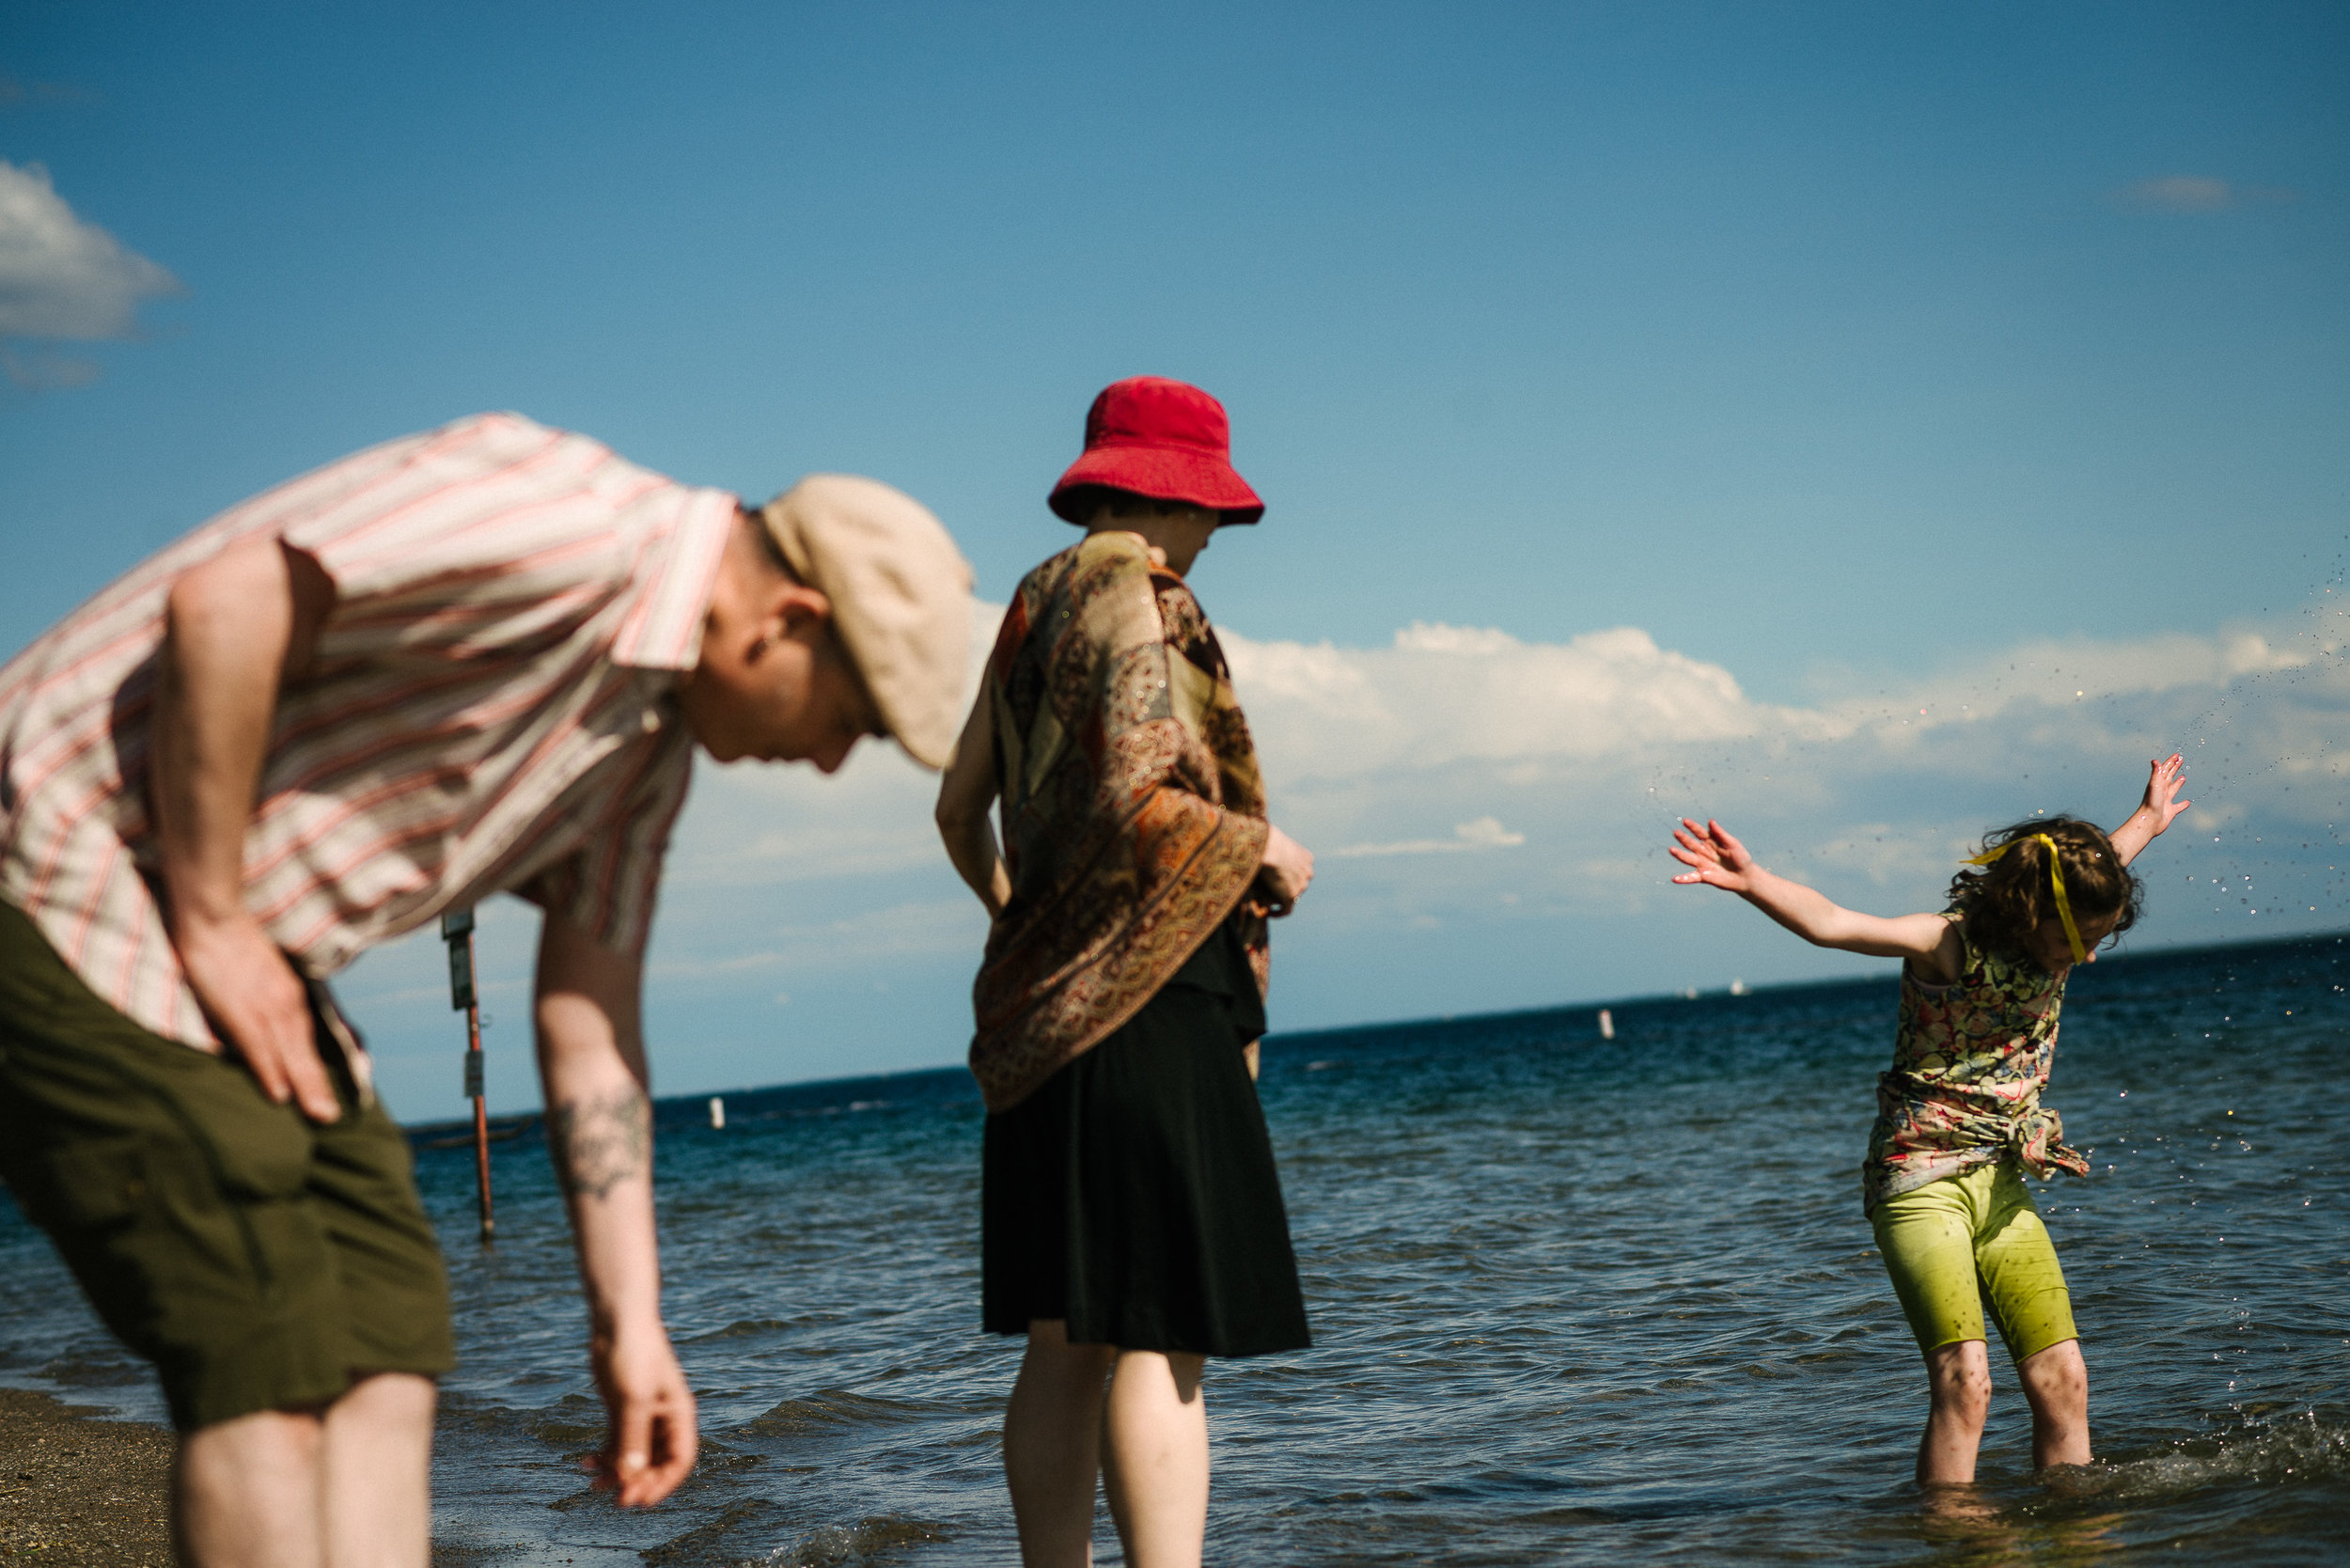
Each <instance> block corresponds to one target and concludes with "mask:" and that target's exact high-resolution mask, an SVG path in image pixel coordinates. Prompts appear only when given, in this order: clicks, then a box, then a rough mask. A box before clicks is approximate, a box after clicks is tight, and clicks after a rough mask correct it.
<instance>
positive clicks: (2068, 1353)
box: [2015, 1340, 2089, 1470]
mask: <svg viewBox="0 0 2350 1568" xmlns="http://www.w3.org/2000/svg"><path fill="white" fill-rule="evenodd" d="M2015 1373H2016V1375H2017V1376H2018V1377H2020V1378H2022V1379H2023V1380H2024V1397H2025V1398H2026V1399H2028V1400H2029V1401H2030V1402H2031V1462H2032V1467H2033V1468H2035V1469H2041V1470H2045V1469H2046V1468H2047V1467H2048V1466H2051V1465H2086V1464H2088V1463H2089V1368H2088V1366H2087V1365H2085V1364H2084V1363H2083V1362H2082V1360H2081V1342H2080V1341H2078V1340H2066V1341H2063V1342H2062V1343H2061V1344H2053V1345H2050V1346H2049V1347H2048V1348H2047V1349H2045V1350H2043V1351H2036V1352H2034V1353H2033V1354H2032V1355H2029V1356H2025V1357H2024V1358H2023V1359H2022V1360H2021V1361H2018V1362H2017V1363H2016V1364H2015Z"/></svg>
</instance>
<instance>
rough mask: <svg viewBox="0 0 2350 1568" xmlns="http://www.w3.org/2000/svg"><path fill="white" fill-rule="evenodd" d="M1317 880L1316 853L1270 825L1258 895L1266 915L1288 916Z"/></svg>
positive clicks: (1259, 874) (1266, 836) (1259, 878)
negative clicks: (1315, 870) (1315, 878)
mask: <svg viewBox="0 0 2350 1568" xmlns="http://www.w3.org/2000/svg"><path fill="white" fill-rule="evenodd" d="M1313 880H1314V855H1313V851H1311V850H1309V849H1308V848H1307V847H1306V846H1305V845H1303V844H1301V843H1299V842H1298V841H1297V840H1296V839H1293V838H1291V837H1290V836H1289V835H1288V834H1286V833H1284V832H1282V831H1281V830H1280V829H1279V828H1277V827H1275V826H1274V825H1273V824H1272V823H1266V824H1265V837H1264V863H1263V864H1262V865H1261V866H1259V867H1258V868H1257V892H1258V894H1259V896H1260V898H1261V900H1262V902H1263V903H1264V912H1265V913H1266V914H1267V915H1269V916H1272V917H1276V918H1278V917H1281V916H1283V915H1286V914H1288V913H1289V912H1290V911H1291V910H1292V909H1294V908H1295V907H1297V901H1298V900H1299V899H1301V898H1303V897H1304V896H1305V894H1306V888H1307V886H1308V885H1309V884H1311V883H1312V881H1313Z"/></svg>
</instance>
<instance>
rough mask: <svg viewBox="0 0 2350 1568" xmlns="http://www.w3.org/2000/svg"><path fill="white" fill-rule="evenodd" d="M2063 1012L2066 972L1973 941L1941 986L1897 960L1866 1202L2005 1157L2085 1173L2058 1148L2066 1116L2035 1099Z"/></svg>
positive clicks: (2035, 1171) (2041, 1171)
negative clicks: (1895, 1017) (1889, 1058)
mask: <svg viewBox="0 0 2350 1568" xmlns="http://www.w3.org/2000/svg"><path fill="white" fill-rule="evenodd" d="M1943 917H1944V918H1945V919H1948V920H1951V921H1953V922H1955V921H1956V920H1957V919H1958V918H1959V913H1958V911H1956V910H1945V911H1943ZM1964 934H1965V933H1963V932H1962V933H1961V937H1962V939H1964ZM2063 1009H2064V980H2063V979H2062V978H2061V977H2060V976H2056V975H2051V974H2049V973H2048V971H2047V970H2045V969H2044V968H2042V967H2041V966H2040V965H2039V964H2037V963H2035V962H2034V961H2032V960H2031V959H2029V958H2027V957H2025V956H2023V955H2022V954H2020V953H2017V954H2009V953H2000V952H1989V951H1985V950H1983V949H1980V948H1978V947H1976V946H1975V945H1974V944H1973V943H1971V942H1969V943H1967V944H1966V964H1965V966H1964V967H1963V968H1962V969H1961V970H1960V971H1959V976H1958V979H1957V980H1954V981H1952V982H1951V984H1949V985H1928V984H1925V983H1924V982H1922V981H1920V980H1917V979H1916V978H1915V977H1913V976H1912V975H1910V973H1909V972H1908V968H1907V966H1906V965H1904V968H1903V971H1902V1012H1901V1025H1900V1027H1899V1029H1898V1031H1897V1032H1896V1033H1895V1035H1894V1039H1893V1068H1892V1071H1891V1072H1889V1073H1887V1074H1885V1075H1884V1076H1883V1077H1881V1078H1879V1079H1878V1080H1877V1121H1876V1126H1875V1128H1874V1129H1873V1130H1872V1132H1871V1133H1870V1135H1869V1157H1868V1158H1867V1160H1865V1161H1864V1162H1862V1165H1861V1168H1860V1180H1861V1202H1862V1207H1863V1208H1864V1210H1866V1211H1869V1212H1874V1210H1875V1208H1876V1206H1877V1205H1878V1204H1879V1203H1881V1202H1883V1201H1885V1200H1887V1199H1888V1198H1893V1197H1897V1196H1898V1195H1900V1194H1902V1193H1904V1192H1911V1191H1915V1190H1916V1189H1917V1188H1919V1187H1921V1186H1924V1185H1925V1184H1927V1183H1929V1182H1938V1181H1941V1180H1942V1179H1943V1178H1945V1177H1948V1176H1957V1175H1961V1174H1963V1173H1965V1172H1966V1171H1969V1170H1972V1169H1974V1168H1977V1167H1978V1166H1984V1165H1991V1164H1994V1163H1996V1162H1997V1161H1999V1160H2002V1159H2005V1158H2008V1157H2009V1156H2011V1155H2013V1157H2014V1158H2015V1159H2017V1160H2018V1161H2020V1162H2021V1163H2022V1164H2023V1167H2024V1168H2025V1169H2026V1170H2028V1171H2029V1172H2030V1173H2031V1174H2032V1175H2034V1176H2046V1175H2049V1174H2050V1173H2052V1172H2054V1171H2059V1170H2063V1171H2069V1172H2071V1173H2072V1174H2073V1175H2076V1176H2086V1175H2088V1174H2089V1162H2088V1160H2087V1159H2085V1158H2083V1157H2082V1155H2081V1153H2080V1152H2079V1151H2078V1150H2076V1149H2070V1148H2067V1147H2066V1146H2065V1144H2064V1122H2063V1121H2062V1119H2061V1118H2060V1117H2059V1116H2058V1115H2057V1113H2056V1112H2055V1111H2054V1110H2052V1109H2050V1108H2049V1107H2048V1106H2045V1105H2042V1104H2041V1103H2040V1091H2041V1090H2043V1089H2045V1088H2046V1087H2047V1083H2048V1069H2049V1067H2050V1066H2051V1064H2052V1063H2053V1062H2054V1061H2055V1058H2056V1039H2057V1018H2058V1015H2059V1014H2060V1012H2061V1011H2063Z"/></svg>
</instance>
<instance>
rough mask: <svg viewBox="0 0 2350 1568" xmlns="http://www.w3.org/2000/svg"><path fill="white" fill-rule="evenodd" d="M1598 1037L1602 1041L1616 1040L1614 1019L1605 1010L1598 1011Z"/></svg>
mask: <svg viewBox="0 0 2350 1568" xmlns="http://www.w3.org/2000/svg"><path fill="white" fill-rule="evenodd" d="M1599 1037H1600V1038H1601V1039H1602V1040H1613V1039H1615V1038H1616V1020H1615V1017H1614V1015H1613V1014H1611V1013H1610V1012H1609V1011H1607V1010H1606V1008H1601V1009H1600V1010H1599Z"/></svg>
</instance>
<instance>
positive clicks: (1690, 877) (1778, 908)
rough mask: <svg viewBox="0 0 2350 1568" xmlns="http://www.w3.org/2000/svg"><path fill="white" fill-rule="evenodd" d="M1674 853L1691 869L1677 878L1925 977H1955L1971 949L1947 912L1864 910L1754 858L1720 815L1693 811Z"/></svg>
mask: <svg viewBox="0 0 2350 1568" xmlns="http://www.w3.org/2000/svg"><path fill="white" fill-rule="evenodd" d="M1671 849H1672V857H1673V858H1674V859H1675V860H1678V861H1680V862H1681V863H1682V864H1683V865H1684V866H1687V867H1689V868H1690V870H1686V871H1684V872H1682V873H1681V874H1680V875H1679V876H1677V877H1674V878H1673V880H1674V881H1675V882H1681V883H1703V884H1705V885H1706V886H1709V887H1719V888H1721V889H1723V890H1724V891H1726V892H1731V893H1735V894H1737V895H1738V896H1739V897H1740V898H1742V899H1744V900H1746V901H1747V902H1748V903H1750V904H1752V905H1754V907H1755V908H1757V909H1759V910H1761V911H1762V912H1763V914H1765V915H1768V916H1769V917H1771V918H1772V919H1774V920H1777V921H1778V923H1779V924H1780V925H1782V926H1785V927H1786V928H1787V929H1788V930H1789V931H1792V932H1794V933H1795V934H1796V935H1797V936H1800V937H1802V938H1803V939H1804V940H1805V941H1807V942H1810V943H1811V944H1812V945H1813V946H1815V947H1821V948H1836V949H1841V950H1842V951H1844V952H1848V953H1867V954H1869V955H1870V956H1871V957H1872V958H1905V959H1914V960H1916V961H1917V964H1918V968H1919V972H1920V973H1921V974H1923V975H1924V976H1925V977H1927V978H1929V979H1932V980H1941V981H1948V980H1951V979H1952V978H1954V977H1955V976H1956V975H1957V973H1958V967H1959V964H1960V962H1961V960H1962V957H1963V953H1962V949H1961V947H1960V943H1959V937H1958V932H1957V929H1956V928H1955V927H1954V926H1953V925H1952V924H1951V922H1950V921H1949V920H1946V919H1944V918H1943V917H1941V916H1939V915H1894V916H1889V917H1888V916H1884V915H1863V914H1861V913H1860V912H1859V911H1858V910H1856V909H1846V908H1844V907H1843V906H1842V905H1841V904H1839V903H1837V902H1834V901H1832V900H1831V899H1829V898H1828V897H1827V896H1826V895H1825V894H1824V893H1821V892H1819V891H1818V890H1817V889H1815V888H1810V887H1807V886H1804V885H1803V884H1802V883H1800V882H1790V881H1789V880H1788V879H1787V878H1785V877H1783V876H1780V875H1779V874H1778V873H1777V872H1776V871H1769V870H1764V869H1763V868H1762V867H1761V866H1758V865H1756V864H1755V863H1754V856H1753V855H1748V854H1747V846H1746V845H1744V844H1742V843H1740V842H1739V841H1738V840H1737V839H1733V838H1731V835H1730V830H1729V829H1728V828H1726V827H1724V826H1722V824H1721V823H1717V822H1713V821H1710V820H1709V821H1708V822H1707V823H1705V824H1704V825H1703V826H1702V827H1700V825H1698V824H1697V823H1693V822H1691V821H1690V820H1689V819H1688V818H1686V817H1684V818H1682V819H1681V825H1680V826H1679V827H1678V828H1676V829H1674V830H1673V842H1672V846H1671Z"/></svg>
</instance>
